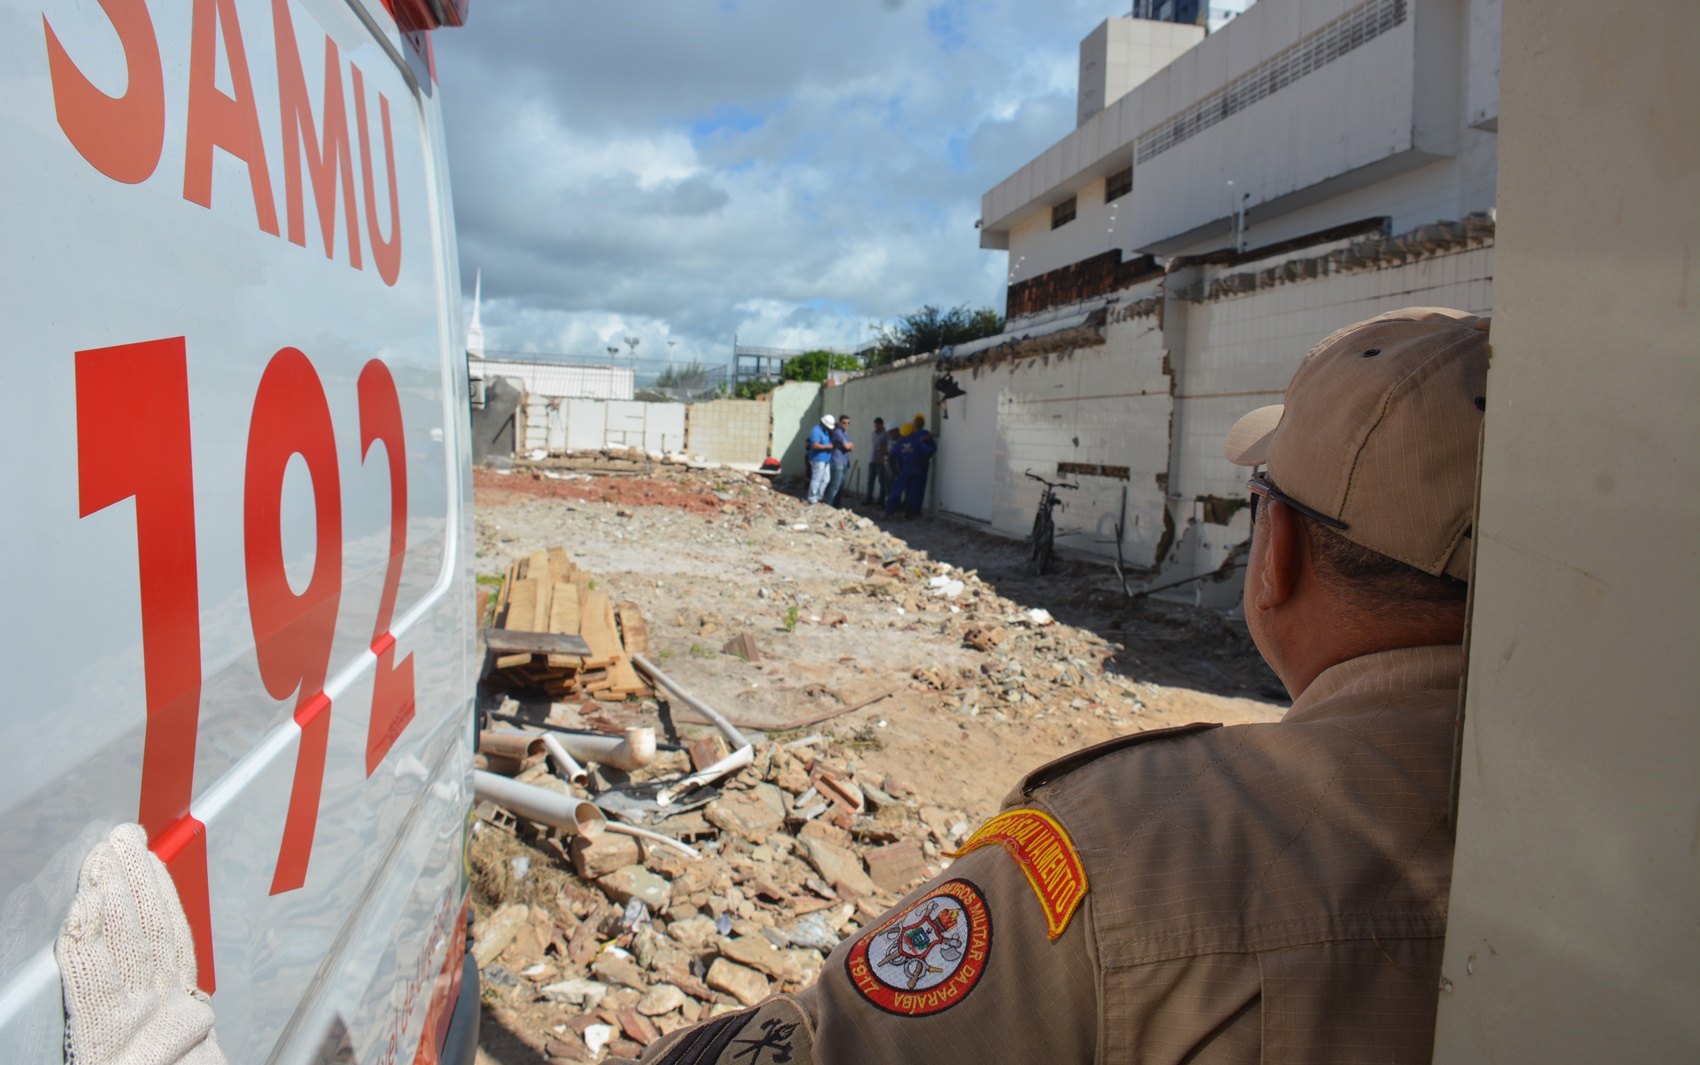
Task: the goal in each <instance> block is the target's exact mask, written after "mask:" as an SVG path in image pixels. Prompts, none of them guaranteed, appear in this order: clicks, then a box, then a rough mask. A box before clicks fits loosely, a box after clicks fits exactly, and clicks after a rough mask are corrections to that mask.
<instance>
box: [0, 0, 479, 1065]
mask: <svg viewBox="0 0 1700 1065" xmlns="http://www.w3.org/2000/svg"><path fill="white" fill-rule="evenodd" d="M466 16H467V8H466V0H170V2H167V0H0V124H3V125H0V148H3V150H0V174H3V175H4V178H3V191H4V199H3V201H0V275H3V276H0V292H3V293H4V303H3V306H4V308H5V316H4V320H3V322H0V334H3V335H4V337H5V343H4V349H3V350H4V354H3V355H0V366H3V367H4V370H5V375H4V376H5V380H6V383H7V390H8V392H9V394H10V397H11V399H10V400H9V401H8V403H7V404H6V407H7V409H6V412H5V414H4V416H0V455H3V456H4V462H3V465H0V500H3V502H0V508H3V513H4V518H3V520H0V604H3V609H4V619H3V621H0V687H3V694H0V750H3V751H4V763H3V764H4V770H3V771H0V1061H4V1062H6V1063H8V1065H34V1063H48V1062H60V1061H62V1060H64V1056H63V1055H64V1051H63V1049H62V1040H63V1037H64V1032H65V1026H66V1020H65V1016H66V1009H67V1005H66V1003H65V1001H64V996H63V995H62V992H61V980H60V972H59V969H58V967H57V965H56V962H55V954H54V947H55V942H56V939H57V937H58V936H59V934H60V930H61V925H62V924H63V923H64V921H65V918H66V914H67V910H68V908H69V907H70V905H71V903H72V901H73V899H74V897H75V896H76V893H77V889H78V873H79V870H80V869H81V867H82V865H83V862H84V859H85V858H86V857H87V856H88V855H89V853H90V852H91V850H92V849H93V848H94V847H95V845H96V844H97V843H98V842H99V841H101V840H103V839H105V838H106V836H107V834H108V833H109V832H111V831H112V829H114V827H115V826H118V825H121V824H125V823H130V822H135V823H139V824H140V825H141V826H142V827H143V829H145V831H146V833H147V837H148V841H149V842H148V846H149V848H150V849H151V850H152V851H153V853H154V854H156V855H157V856H158V857H159V858H161V859H162V860H163V861H164V863H165V867H166V868H167V869H168V870H169V871H170V874H171V879H172V881H173V883H174V884H175V887H176V891H177V894H178V897H179V898H180V899H181V903H182V907H183V911H184V913H185V914H186V916H187V921H188V926H189V928H190V931H191V933H192V937H193V941H194V957H195V962H196V974H197V978H198V983H199V985H200V987H201V988H202V989H203V990H205V991H206V992H208V993H210V995H211V1002H212V1006H213V1009H214V1012H215V1015H216V1032H217V1038H218V1042H219V1044H220V1046H221V1047H222V1048H223V1051H224V1053H225V1055H226V1057H227V1058H228V1059H229V1061H231V1062H233V1063H235V1062H243V1063H247V1062H253V1063H262V1062H268V1063H269V1062H279V1063H297V1062H300V1063H307V1062H321V1061H323V1062H331V1061H335V1062H341V1063H347V1062H358V1063H360V1065H388V1063H392V1062H418V1063H432V1065H434V1063H437V1062H443V1063H445V1065H460V1063H462V1062H470V1061H471V1060H472V1055H473V1044H474V1043H475V1041H476V1031H477V1016H478V998H479V988H478V982H477V981H478V976H477V970H476V968H475V967H474V966H473V965H471V964H470V963H469V960H468V955H467V952H466V941H467V936H466V926H467V899H468V876H467V872H466V863H465V846H466V840H467V833H468V824H469V817H470V809H471V804H472V793H471V773H472V749H473V732H472V728H473V719H472V714H471V703H472V698H473V685H474V670H473V652H474V642H475V638H476V632H475V629H474V624H473V623H474V618H473V596H474V591H473V569H472V547H471V533H472V524H471V500H472V495H471V483H470V469H471V461H470V451H469V447H468V429H467V410H468V396H467V374H466V365H465V354H464V344H463V342H462V341H463V327H462V322H461V317H462V316H461V312H460V279H459V276H458V272H457V268H456V254H455V232H454V222H453V212H452V209H451V203H450V196H449V180H448V177H449V174H448V166H447V159H446V156H445V154H444V145H443V120H442V108H441V106H440V99H439V97H438V91H439V89H438V84H437V78H436V69H435V64H434V61H433V52H432V40H433V37H434V36H435V35H436V33H438V32H441V31H449V32H453V29H452V28H453V27H456V26H459V25H460V24H461V23H463V22H464V21H465V19H466Z"/></svg>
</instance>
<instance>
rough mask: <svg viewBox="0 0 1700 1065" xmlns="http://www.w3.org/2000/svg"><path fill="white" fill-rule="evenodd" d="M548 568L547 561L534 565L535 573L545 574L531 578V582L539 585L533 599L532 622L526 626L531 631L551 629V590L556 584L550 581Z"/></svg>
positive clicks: (533, 570)
mask: <svg viewBox="0 0 1700 1065" xmlns="http://www.w3.org/2000/svg"><path fill="white" fill-rule="evenodd" d="M548 570H549V567H548V564H547V563H545V564H544V565H542V566H534V567H532V572H533V573H541V574H543V576H540V577H531V578H529V579H530V581H531V583H532V584H535V585H536V586H537V593H536V598H535V599H534V600H533V606H534V609H533V611H532V615H531V624H530V625H527V626H526V628H527V629H528V630H529V631H531V632H548V631H549V591H550V589H551V588H553V587H554V585H552V584H550V583H549V577H548Z"/></svg>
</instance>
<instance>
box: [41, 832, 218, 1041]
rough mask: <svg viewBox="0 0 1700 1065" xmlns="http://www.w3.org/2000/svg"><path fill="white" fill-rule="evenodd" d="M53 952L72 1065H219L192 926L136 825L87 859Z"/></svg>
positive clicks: (167, 875)
mask: <svg viewBox="0 0 1700 1065" xmlns="http://www.w3.org/2000/svg"><path fill="white" fill-rule="evenodd" d="M53 953H54V956H55V957H56V958H57V959H58V961H59V974H60V978H61V980H62V981H63V983H64V989H65V1059H66V1061H67V1062H68V1063H69V1065H225V1059H224V1053H223V1052H222V1051H221V1050H219V1047H218V1038H217V1036H216V1035H215V1034H214V1033H213V1009H212V1000H211V999H210V998H208V996H207V995H206V993H205V992H203V991H201V990H200V989H199V988H198V987H196V986H195V980H196V973H195V945H194V940H193V939H191V938H190V934H189V921H188V918H186V917H185V916H184V915H183V904H182V902H180V901H179V900H178V898H177V888H176V886H175V885H174V884H173V883H172V882H171V874H170V873H169V872H167V871H166V868H165V863H163V862H161V861H160V860H159V859H158V858H157V857H155V856H154V855H153V853H152V852H151V851H149V850H148V840H147V835H146V834H145V833H144V832H143V831H142V826H140V825H119V826H118V827H117V828H115V829H113V830H112V832H111V833H110V834H109V835H108V836H107V837H106V839H105V841H103V842H101V843H99V844H97V845H96V846H95V848H94V850H93V851H91V852H90V853H89V856H88V858H87V859H86V860H84V862H83V871H82V873H81V875H79V876H78V878H77V897H76V899H75V900H73V901H72V903H71V912H70V914H69V915H67V916H66V918H65V923H64V924H63V925H61V926H60V930H59V941H58V942H57V943H56V944H55V945H54V951H53Z"/></svg>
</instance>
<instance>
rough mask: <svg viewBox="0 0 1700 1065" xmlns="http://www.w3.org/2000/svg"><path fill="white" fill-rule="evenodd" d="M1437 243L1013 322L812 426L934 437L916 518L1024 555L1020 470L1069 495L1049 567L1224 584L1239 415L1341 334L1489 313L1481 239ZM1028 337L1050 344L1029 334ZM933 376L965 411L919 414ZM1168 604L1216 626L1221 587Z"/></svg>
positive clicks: (1356, 248)
mask: <svg viewBox="0 0 1700 1065" xmlns="http://www.w3.org/2000/svg"><path fill="white" fill-rule="evenodd" d="M1428 228H1434V227H1425V229H1428ZM1445 233H1446V234H1447V237H1446V239H1443V240H1434V241H1429V242H1428V243H1427V244H1425V245H1422V246H1420V247H1419V246H1418V242H1414V241H1411V240H1405V239H1403V238H1401V240H1400V241H1395V242H1392V243H1396V244H1398V247H1399V249H1400V250H1399V252H1398V254H1397V255H1394V254H1382V255H1377V254H1366V253H1365V252H1364V250H1363V249H1364V247H1365V242H1364V241H1362V240H1359V239H1355V238H1342V239H1339V240H1336V241H1331V242H1325V243H1319V244H1314V245H1312V246H1310V247H1307V248H1304V249H1303V250H1300V251H1293V250H1291V249H1288V250H1285V251H1283V252H1282V253H1280V254H1276V255H1271V256H1269V257H1267V258H1264V259H1258V258H1255V256H1256V252H1253V253H1251V255H1249V256H1239V257H1233V256H1212V257H1208V258H1205V259H1200V260H1194V261H1192V262H1190V263H1189V262H1188V260H1185V259H1178V260H1172V261H1171V262H1170V264H1169V269H1168V271H1167V273H1164V274H1159V275H1156V276H1154V277H1150V278H1148V279H1147V280H1144V281H1140V282H1137V283H1135V284H1133V285H1131V286H1129V287H1127V288H1123V289H1121V290H1119V291H1117V292H1114V293H1111V294H1109V295H1108V296H1107V297H1100V298H1097V299H1094V300H1091V301H1087V302H1085V303H1082V304H1078V305H1074V306H1072V307H1068V308H1061V309H1058V310H1055V311H1052V312H1048V313H1047V315H1045V316H1033V317H1032V318H1029V319H1027V320H1026V321H1023V320H1019V319H1018V320H1016V321H1013V322H1012V323H1010V326H1009V327H1008V329H1007V331H1006V333H1005V334H1004V335H1003V337H1001V338H997V339H995V340H994V341H992V342H991V343H990V344H989V346H988V345H987V344H985V343H981V344H977V345H974V346H973V347H975V348H978V350H973V351H972V353H971V354H967V355H947V356H945V357H943V358H939V357H937V356H925V357H921V358H917V359H912V360H907V361H906V362H905V363H902V364H898V365H895V366H893V367H885V368H881V369H879V370H875V371H871V372H869V373H865V374H862V375H860V376H858V377H856V378H853V379H851V380H850V381H848V382H846V383H845V384H844V385H843V386H841V387H839V388H837V389H831V390H828V392H827V393H826V395H825V404H826V409H827V411H828V412H829V413H833V414H841V413H848V414H850V415H851V417H852V418H853V419H854V429H853V432H852V436H853V437H854V439H855V440H856V443H857V448H858V450H860V451H861V452H862V454H863V455H866V454H868V453H869V451H871V437H872V432H873V418H874V416H875V415H880V416H884V417H885V418H886V420H887V421H888V422H892V423H893V424H896V421H901V420H905V419H908V418H912V417H913V416H914V415H915V414H916V413H917V412H923V413H927V415H928V422H929V424H930V425H931V426H933V428H934V431H935V433H936V434H937V435H938V437H939V454H938V457H937V459H936V460H935V462H934V473H933V477H932V478H931V480H930V482H929V486H928V500H927V509H929V510H936V511H942V512H943V513H945V514H948V515H951V516H953V517H957V518H962V519H966V520H968V521H971V522H974V523H977V524H980V525H982V526H985V527H987V528H989V529H990V530H992V531H995V532H999V533H1002V534H1004V535H1007V536H1012V537H1025V536H1026V535H1027V534H1028V532H1029V530H1030V529H1031V528H1032V524H1033V515H1034V512H1035V510H1036V509H1037V507H1038V502H1039V497H1040V493H1041V492H1042V491H1043V488H1042V486H1041V485H1040V484H1038V482H1036V481H1032V480H1029V479H1028V478H1027V477H1026V476H1025V473H1026V471H1028V470H1031V471H1032V472H1033V473H1035V474H1037V475H1039V476H1042V477H1044V478H1046V479H1047V480H1052V481H1058V480H1063V481H1069V482H1072V483H1076V484H1078V485H1079V486H1080V487H1079V488H1078V489H1076V490H1074V491H1071V492H1067V493H1064V496H1063V498H1064V500H1065V509H1064V510H1062V511H1061V512H1059V513H1058V515H1057V529H1058V534H1057V536H1058V539H1057V543H1058V546H1059V547H1060V548H1061V549H1063V550H1064V551H1066V552H1070V553H1076V554H1082V555H1088V556H1094V557H1097V558H1100V559H1103V560H1106V561H1113V560H1115V559H1116V558H1117V555H1118V551H1117V547H1118V537H1117V535H1116V530H1117V526H1118V525H1119V526H1120V527H1121V535H1120V538H1119V547H1120V558H1121V560H1122V561H1123V563H1124V564H1125V565H1126V566H1127V567H1128V568H1129V570H1130V571H1131V572H1132V575H1133V576H1135V577H1141V576H1142V575H1143V577H1149V578H1150V579H1151V580H1152V581H1153V582H1154V583H1163V582H1166V581H1171V580H1179V579H1181V578H1185V577H1191V576H1195V575H1199V574H1205V573H1210V572H1213V571H1217V570H1218V569H1221V568H1223V567H1224V566H1227V567H1230V569H1229V575H1230V576H1235V575H1234V574H1233V572H1232V569H1231V567H1233V566H1235V565H1236V563H1237V557H1236V556H1237V552H1236V549H1237V548H1238V547H1239V546H1240V545H1241V544H1242V543H1243V542H1244V541H1245V540H1247V539H1248V537H1249V534H1250V525H1249V514H1248V513H1247V512H1246V509H1245V503H1246V491H1245V476H1246V475H1245V472H1244V471H1243V470H1240V469H1239V468H1238V467H1236V466H1234V465H1232V464H1231V463H1229V462H1228V461H1227V459H1225V458H1224V457H1223V455H1222V438H1223V436H1224V435H1225V434H1226V433H1227V430H1228V428H1229V427H1230V426H1231V425H1232V424H1233V423H1234V421H1235V420H1236V419H1237V418H1238V417H1239V416H1240V415H1241V414H1244V413H1245V412H1246V411H1248V410H1251V409H1252V408H1254V407H1259V406H1263V405H1265V404H1270V403H1279V402H1280V401H1281V396H1282V394H1283V392H1284V391H1285V389H1286V385H1287V381H1288V380H1289V379H1290V378H1291V377H1292V374H1293V371H1294V370H1295V369H1297V368H1298V365H1299V362H1300V361H1301V360H1302V359H1303V358H1304V356H1305V354H1306V353H1307V352H1308V351H1309V350H1310V348H1311V347H1312V346H1314V345H1315V344H1316V343H1317V342H1318V341H1320V340H1321V339H1322V338H1323V337H1325V336H1327V335H1328V334H1329V333H1331V332H1333V331H1334V330H1335V329H1338V328H1340V327H1341V326H1344V325H1348V324H1350V323H1352V322H1356V321H1360V320H1362V319H1365V318H1369V317H1372V316H1374V315H1376V314H1380V313H1382V312H1383V311H1389V310H1394V309H1397V308H1400V307H1410V306H1444V307H1455V308H1457V309H1460V310H1464V311H1469V312H1472V313H1477V314H1484V313H1489V312H1490V311H1491V309H1492V306H1493V243H1492V240H1493V224H1492V222H1491V220H1489V219H1485V218H1473V219H1472V220H1471V221H1470V224H1469V226H1468V227H1467V228H1466V226H1465V225H1464V224H1462V223H1452V224H1449V227H1448V228H1446V229H1445ZM1370 243H1373V244H1375V245H1376V246H1377V247H1381V246H1384V244H1383V240H1382V238H1380V237H1379V236H1377V237H1375V238H1373V240H1372V241H1371V242H1370ZM1047 318H1048V319H1049V320H1050V321H1051V326H1052V327H1055V326H1059V325H1060V326H1065V327H1064V328H1054V330H1053V331H1052V332H1048V333H1047V332H1045V329H1046V328H1047V326H1046V325H1045V324H1044V322H1045V320H1046V319H1047ZM1073 323H1080V324H1073ZM943 372H949V373H951V374H952V375H953V376H954V378H955V380H956V382H957V384H959V385H960V386H961V387H962V388H963V389H965V390H966V392H967V394H966V395H965V396H962V397H960V398H956V399H951V400H949V401H946V402H944V403H942V404H940V403H938V402H936V401H935V400H934V392H933V381H934V380H935V378H936V377H937V376H938V375H939V374H940V373H943ZM894 419H896V421H894ZM865 484H866V480H865V467H858V468H857V470H856V472H855V473H854V474H853V476H852V480H851V482H850V487H849V488H848V489H846V491H847V492H855V493H857V498H859V497H860V493H862V492H863V491H865V489H864V487H863V486H864V485H865ZM1159 577H1160V579H1159ZM1176 594H1177V595H1180V596H1185V597H1187V598H1188V599H1190V600H1192V601H1195V602H1198V603H1199V604H1201V605H1206V606H1213V607H1217V608H1221V609H1228V608H1231V607H1233V606H1234V604H1235V603H1237V602H1238V600H1239V594H1240V581H1239V580H1238V579H1230V580H1224V581H1222V582H1219V583H1218V582H1210V581H1204V582H1200V583H1199V584H1197V585H1195V586H1187V587H1184V588H1182V589H1181V590H1180V591H1179V592H1177V593H1176Z"/></svg>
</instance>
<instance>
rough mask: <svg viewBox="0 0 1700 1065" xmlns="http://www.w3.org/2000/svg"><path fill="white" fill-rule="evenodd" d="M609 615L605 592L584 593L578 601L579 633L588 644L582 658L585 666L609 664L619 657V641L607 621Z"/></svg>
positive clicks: (609, 610)
mask: <svg viewBox="0 0 1700 1065" xmlns="http://www.w3.org/2000/svg"><path fill="white" fill-rule="evenodd" d="M611 617H612V612H611V607H610V605H609V603H608V593H607V592H586V593H585V596H584V599H583V600H582V601H581V602H580V603H579V635H580V636H583V637H584V642H585V643H587V644H589V645H590V653H589V654H588V655H586V656H585V658H584V664H585V666H586V667H588V668H590V669H600V668H603V667H605V666H608V665H611V664H613V662H614V659H615V658H617V657H619V654H620V643H619V638H618V637H617V636H615V634H614V631H613V625H611V624H610V623H609V620H610V618H611Z"/></svg>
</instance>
